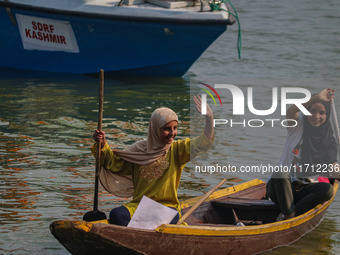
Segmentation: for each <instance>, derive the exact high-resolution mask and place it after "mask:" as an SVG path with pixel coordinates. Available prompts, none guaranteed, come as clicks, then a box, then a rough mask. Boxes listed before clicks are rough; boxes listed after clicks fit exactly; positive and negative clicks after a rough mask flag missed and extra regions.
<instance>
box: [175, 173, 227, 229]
mask: <svg viewBox="0 0 340 255" xmlns="http://www.w3.org/2000/svg"><path fill="white" fill-rule="evenodd" d="M226 181H227V179H223V180H222V181H220V182H219V183H217V184H216V185H215V186H214V187H213V188H212V189H211V190H209V191H208V192H207V194H205V195H204V196H203V197H201V199H200V200H198V201H197V202H196V204H194V205H193V206H192V207H191V208H190V209H189V210H188V211H187V212H186V213H185V214H184V215H183V217H182V219H180V220H179V221H178V222H177V225H181V224H182V223H183V222H184V221H185V220H186V219H187V218H188V217H189V216H190V215H191V214H192V213H193V212H194V211H195V210H196V209H197V207H199V206H200V205H201V204H202V203H203V202H204V201H205V200H206V199H207V198H208V197H209V196H210V195H211V194H212V193H213V192H214V191H215V190H217V189H218V188H219V187H221V186H222V184H223V183H225V182H226Z"/></svg>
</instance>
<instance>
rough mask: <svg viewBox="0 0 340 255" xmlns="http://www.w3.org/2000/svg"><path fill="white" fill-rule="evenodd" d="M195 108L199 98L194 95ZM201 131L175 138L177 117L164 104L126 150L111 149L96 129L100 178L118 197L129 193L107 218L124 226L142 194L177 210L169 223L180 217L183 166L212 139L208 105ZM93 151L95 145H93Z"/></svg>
mask: <svg viewBox="0 0 340 255" xmlns="http://www.w3.org/2000/svg"><path fill="white" fill-rule="evenodd" d="M194 102H195V104H196V108H197V110H198V112H201V99H200V98H199V97H194ZM205 116H206V122H205V129H204V132H203V133H202V134H201V135H200V136H198V137H195V138H194V139H189V138H187V139H185V140H175V137H176V135H177V128H178V117H177V115H176V113H175V112H173V111H172V110H171V109H169V108H166V107H161V108H158V109H156V110H155V111H154V112H153V113H152V115H151V119H150V123H149V129H148V134H147V139H146V140H143V141H139V142H136V143H134V144H133V145H131V146H129V147H128V148H126V149H125V150H112V149H110V146H109V145H108V144H107V143H106V139H105V133H104V132H99V131H98V130H96V131H95V132H94V134H93V139H94V140H95V141H96V142H99V141H101V144H102V151H101V155H102V156H101V166H102V168H101V171H100V173H99V179H100V182H101V184H102V186H103V187H104V188H105V189H106V190H107V191H108V192H110V193H112V194H114V195H116V196H120V197H130V196H132V200H131V202H129V203H127V204H124V205H123V206H120V207H117V208H114V209H113V210H111V212H110V217H109V222H110V223H111V224H117V225H122V226H127V225H128V223H129V221H130V220H131V218H132V216H133V214H134V213H135V211H136V209H137V206H138V204H139V202H140V201H141V199H142V197H143V196H147V197H148V198H150V199H153V200H154V201H156V202H158V203H160V204H163V205H165V206H167V207H170V208H172V209H174V210H177V211H178V213H177V216H176V217H175V218H174V219H173V220H172V222H171V223H172V224H175V223H177V222H178V220H179V218H180V215H181V214H180V213H181V209H180V204H179V201H178V198H177V190H178V185H179V182H180V178H181V174H182V170H183V168H184V166H185V165H186V163H187V162H189V161H190V158H192V157H194V156H195V155H197V154H199V153H200V152H202V151H205V150H207V149H208V148H209V146H210V145H211V144H212V143H213V138H214V128H213V113H212V111H211V108H210V107H209V105H207V114H206V115H205ZM92 153H93V154H94V155H96V146H95V145H94V146H93V147H92Z"/></svg>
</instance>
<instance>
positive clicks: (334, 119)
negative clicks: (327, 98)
mask: <svg viewBox="0 0 340 255" xmlns="http://www.w3.org/2000/svg"><path fill="white" fill-rule="evenodd" d="M331 111H332V115H333V121H334V125H335V127H334V128H335V130H334V132H335V134H336V135H335V136H336V139H337V142H338V145H340V131H339V123H338V116H337V115H336V111H335V103H334V98H333V99H332V101H331Z"/></svg>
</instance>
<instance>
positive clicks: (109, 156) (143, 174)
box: [91, 134, 213, 217]
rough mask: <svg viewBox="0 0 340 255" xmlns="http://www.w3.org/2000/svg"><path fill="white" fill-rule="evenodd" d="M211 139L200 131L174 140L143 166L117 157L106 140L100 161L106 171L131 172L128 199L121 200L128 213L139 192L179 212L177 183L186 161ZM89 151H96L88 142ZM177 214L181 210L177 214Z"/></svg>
mask: <svg viewBox="0 0 340 255" xmlns="http://www.w3.org/2000/svg"><path fill="white" fill-rule="evenodd" d="M212 143H213V140H209V139H208V138H207V137H206V136H205V135H204V134H202V135H201V136H198V137H195V138H194V139H192V140H191V139H189V138H187V139H185V140H177V141H174V142H173V143H172V144H171V147H170V149H169V151H168V153H167V154H166V155H165V156H164V157H162V158H161V159H159V160H157V163H152V164H150V165H147V166H140V165H136V164H133V163H130V162H127V161H125V160H123V159H121V158H119V157H118V156H117V155H115V153H114V152H113V151H112V150H111V149H110V146H109V145H108V144H107V143H106V144H105V146H104V147H103V149H102V151H101V164H102V166H103V167H104V168H105V169H106V170H109V171H112V172H114V173H119V174H123V175H125V174H126V175H131V176H132V180H133V185H134V193H133V198H132V200H131V202H129V203H127V204H125V205H124V206H125V207H127V209H128V210H129V212H130V214H131V217H132V215H133V214H134V212H135V211H136V209H137V206H138V204H139V202H140V200H141V199H142V197H143V196H147V197H149V198H151V199H153V200H155V201H157V202H158V203H161V204H163V205H165V206H169V207H173V208H176V209H177V210H178V212H179V213H180V204H179V201H178V198H177V190H178V185H179V182H180V179H181V174H182V170H183V168H184V166H185V165H186V163H188V162H189V161H190V150H191V153H192V156H194V155H195V156H196V155H197V154H199V153H200V152H202V151H205V150H207V149H208V148H209V147H210V145H211V144H212ZM91 151H92V153H93V154H94V155H96V146H95V145H94V146H92V149H91ZM180 215H181V214H180Z"/></svg>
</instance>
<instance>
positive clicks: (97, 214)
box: [83, 70, 106, 221]
mask: <svg viewBox="0 0 340 255" xmlns="http://www.w3.org/2000/svg"><path fill="white" fill-rule="evenodd" d="M103 102H104V71H103V70H100V74H99V111H98V130H99V131H102V120H103ZM100 151H101V142H100V141H99V142H98V144H97V156H96V175H95V183H94V201H93V211H89V212H87V213H85V215H84V217H83V220H85V221H96V220H104V219H106V215H105V213H103V212H101V211H98V183H99V170H100Z"/></svg>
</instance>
